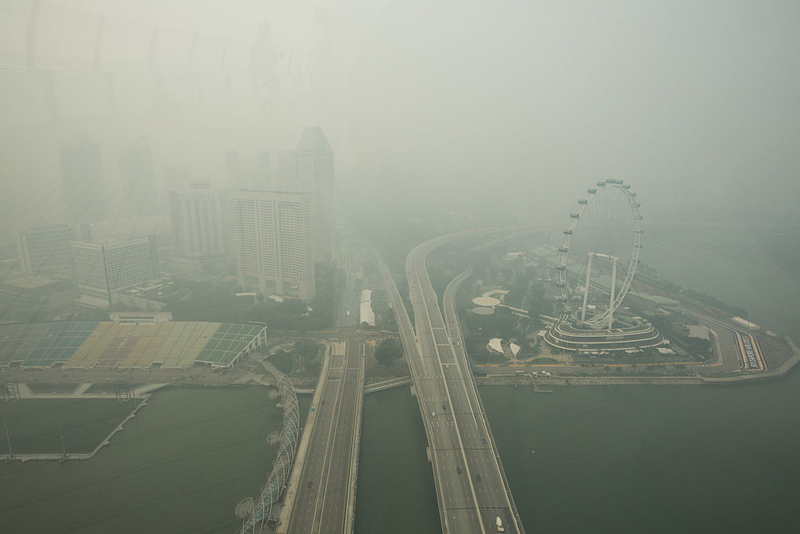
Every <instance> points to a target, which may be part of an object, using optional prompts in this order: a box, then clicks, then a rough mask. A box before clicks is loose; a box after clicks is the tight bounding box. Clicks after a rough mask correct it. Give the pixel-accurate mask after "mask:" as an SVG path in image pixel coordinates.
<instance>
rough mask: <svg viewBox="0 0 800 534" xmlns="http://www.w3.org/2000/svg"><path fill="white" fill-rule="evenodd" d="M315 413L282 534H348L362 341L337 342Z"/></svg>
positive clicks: (357, 434)
mask: <svg viewBox="0 0 800 534" xmlns="http://www.w3.org/2000/svg"><path fill="white" fill-rule="evenodd" d="M327 373H328V374H327V377H326V378H325V380H324V385H323V389H322V391H321V394H320V397H319V399H320V402H319V404H317V405H316V406H314V409H315V410H316V419H317V421H316V423H315V424H314V428H313V430H312V434H311V439H310V443H309V447H308V451H307V453H306V458H305V461H304V464H303V466H302V473H301V476H300V477H299V485H298V487H297V495H296V497H295V501H294V506H293V509H292V513H291V517H290V520H289V524H288V528H287V529H286V532H289V533H290V534H293V533H298V534H323V533H325V534H341V533H349V532H352V529H353V513H354V509H355V493H354V490H355V476H356V469H357V465H356V464H357V460H358V446H359V443H358V440H359V438H360V432H359V429H360V422H361V408H362V399H363V384H364V375H363V373H364V367H363V353H362V342H361V339H360V338H359V337H358V336H356V335H352V336H351V337H349V339H348V340H347V341H346V342H341V343H338V344H337V348H336V349H335V350H334V352H333V354H332V355H331V360H330V364H329V368H328V371H327Z"/></svg>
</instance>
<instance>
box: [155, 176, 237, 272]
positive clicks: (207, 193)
mask: <svg viewBox="0 0 800 534" xmlns="http://www.w3.org/2000/svg"><path fill="white" fill-rule="evenodd" d="M169 205H170V219H171V221H172V232H173V237H174V240H175V252H176V253H177V254H178V255H179V256H182V257H184V258H197V257H203V256H208V255H213V254H226V253H229V252H230V251H231V248H232V247H231V225H230V212H229V204H228V197H227V193H226V191H223V190H220V189H212V188H211V187H209V185H208V182H206V181H203V182H200V181H197V182H193V183H192V184H191V186H190V189H189V190H187V191H172V192H170V202H169Z"/></svg>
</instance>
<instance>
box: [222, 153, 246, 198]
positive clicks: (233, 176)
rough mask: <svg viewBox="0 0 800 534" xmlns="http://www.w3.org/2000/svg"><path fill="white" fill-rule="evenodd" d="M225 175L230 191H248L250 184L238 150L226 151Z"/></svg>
mask: <svg viewBox="0 0 800 534" xmlns="http://www.w3.org/2000/svg"><path fill="white" fill-rule="evenodd" d="M225 174H226V175H227V177H228V188H229V189H233V190H239V189H247V185H248V184H247V183H246V180H245V178H246V176H245V173H244V172H243V170H242V161H241V157H240V156H239V151H238V150H227V151H225Z"/></svg>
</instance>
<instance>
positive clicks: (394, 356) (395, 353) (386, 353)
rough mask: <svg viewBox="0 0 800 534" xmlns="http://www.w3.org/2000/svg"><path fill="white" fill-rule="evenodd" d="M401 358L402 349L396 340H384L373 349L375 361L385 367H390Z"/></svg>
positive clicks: (391, 338)
mask: <svg viewBox="0 0 800 534" xmlns="http://www.w3.org/2000/svg"><path fill="white" fill-rule="evenodd" d="M402 356H403V347H402V345H400V343H399V342H398V341H397V339H395V338H393V337H390V338H386V339H384V340H383V341H381V342H380V343H378V346H377V347H375V359H376V360H378V363H380V364H381V365H383V366H385V367H390V366H391V365H392V363H394V362H395V361H396V360H399V359H400V358H402Z"/></svg>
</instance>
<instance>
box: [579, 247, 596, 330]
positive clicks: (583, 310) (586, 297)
mask: <svg viewBox="0 0 800 534" xmlns="http://www.w3.org/2000/svg"><path fill="white" fill-rule="evenodd" d="M592 256H594V252H590V253H589V264H588V265H587V266H586V286H585V287H584V288H583V307H582V308H581V321H585V320H586V303H587V302H588V301H589V284H590V283H591V281H592Z"/></svg>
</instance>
